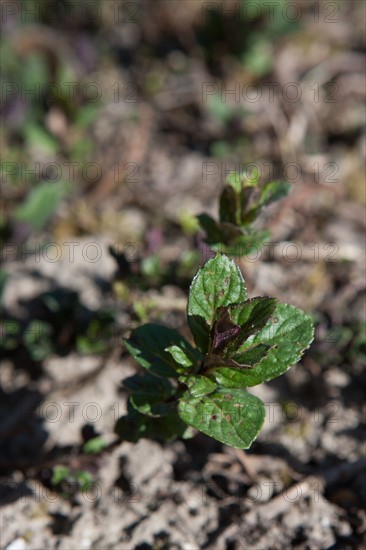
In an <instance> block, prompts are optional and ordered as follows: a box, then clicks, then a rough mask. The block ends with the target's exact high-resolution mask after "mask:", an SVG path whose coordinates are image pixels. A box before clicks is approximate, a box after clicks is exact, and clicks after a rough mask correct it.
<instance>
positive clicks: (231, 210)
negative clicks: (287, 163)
mask: <svg viewBox="0 0 366 550" xmlns="http://www.w3.org/2000/svg"><path fill="white" fill-rule="evenodd" d="M290 188H291V186H290V184H288V183H287V182H283V181H272V182H269V183H266V184H265V185H263V186H262V187H259V172H258V170H257V169H255V170H253V172H252V174H251V175H250V178H249V177H248V176H244V175H240V174H238V173H237V172H232V173H231V174H230V175H229V176H228V177H227V180H226V186H225V188H224V190H223V192H222V194H221V197H220V204H219V221H216V220H214V219H213V218H212V217H211V216H209V215H208V214H200V215H199V216H198V220H199V223H200V225H201V227H202V229H204V230H205V231H206V234H207V238H206V242H207V244H209V245H210V246H211V248H212V249H213V250H214V251H216V252H219V251H220V252H226V253H227V254H231V255H234V256H242V255H245V254H249V253H250V252H251V251H252V250H257V249H259V248H260V247H261V246H262V245H263V243H264V242H265V241H266V240H267V239H268V238H269V236H270V234H269V232H268V231H258V230H257V229H255V228H254V227H253V223H254V222H255V220H256V219H257V217H258V215H259V214H260V211H261V210H262V208H263V207H264V206H267V205H268V204H270V203H272V202H275V201H278V200H279V199H281V198H282V197H285V196H286V195H287V194H288V192H289V190H290Z"/></svg>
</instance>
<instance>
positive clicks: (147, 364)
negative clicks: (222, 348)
mask: <svg viewBox="0 0 366 550" xmlns="http://www.w3.org/2000/svg"><path fill="white" fill-rule="evenodd" d="M124 343H125V346H126V348H127V350H128V351H129V352H130V353H131V355H132V356H133V357H134V358H135V360H136V361H137V362H138V363H139V364H140V365H141V366H142V367H144V368H145V369H149V370H150V371H151V372H152V373H153V374H157V375H158V376H167V377H177V376H178V374H179V373H178V371H177V367H178V370H179V367H180V365H179V364H178V363H177V362H176V361H175V360H174V358H173V357H172V355H171V354H170V353H169V352H167V351H165V350H166V348H168V347H170V346H173V345H177V346H178V347H179V348H181V349H182V350H183V351H186V352H187V354H188V355H190V354H194V353H195V351H194V350H193V348H192V346H191V345H190V344H189V343H188V342H187V341H186V340H185V339H184V338H183V336H181V335H180V334H179V332H177V331H176V330H173V329H171V328H168V327H164V326H162V325H155V324H152V323H148V324H146V325H143V326H141V327H138V328H137V329H135V330H134V331H133V332H132V334H131V338H130V339H129V340H125V341H124Z"/></svg>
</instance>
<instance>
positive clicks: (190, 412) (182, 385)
mask: <svg viewBox="0 0 366 550" xmlns="http://www.w3.org/2000/svg"><path fill="white" fill-rule="evenodd" d="M187 313H188V324H189V327H190V329H191V332H192V335H193V339H194V342H195V347H194V346H192V345H191V344H190V343H189V342H188V341H187V340H186V339H185V338H183V337H182V336H181V335H180V334H179V333H178V332H177V331H176V330H173V329H170V328H167V327H164V326H160V325H155V324H146V325H143V326H141V327H139V328H137V329H136V330H134V331H133V333H132V335H131V338H130V339H129V340H128V341H126V342H125V344H126V348H127V349H128V351H129V352H130V353H131V355H132V356H133V357H134V358H135V359H136V361H137V362H138V363H139V364H140V365H141V366H142V367H144V368H145V369H146V371H147V372H146V374H144V375H135V376H132V377H130V378H127V379H126V380H124V385H125V387H127V388H128V389H129V390H130V391H131V395H130V397H129V404H128V414H127V415H125V416H123V417H121V418H120V419H119V420H118V422H117V424H116V432H117V434H119V436H120V437H121V439H127V440H129V441H137V440H138V439H139V438H140V437H155V438H158V439H162V440H173V439H175V438H176V437H177V436H180V437H190V436H192V435H193V434H194V431H193V430H192V428H195V429H196V430H199V431H201V432H203V433H205V434H207V435H209V436H210V437H212V438H214V439H216V440H217V441H220V442H222V443H225V444H227V445H231V446H233V447H237V448H243V449H247V448H248V447H250V445H251V444H252V442H253V441H254V439H255V438H256V437H257V435H258V433H259V432H260V429H261V427H262V425H263V421H264V417H265V409H264V404H263V402H262V401H261V400H260V399H259V398H258V397H255V396H254V395H252V394H250V393H249V392H248V391H247V388H248V387H251V386H256V385H257V384H261V383H262V382H266V381H268V380H272V379H273V378H276V377H277V376H280V375H281V374H283V373H284V372H286V371H287V370H288V369H289V368H290V367H291V366H292V365H294V364H295V363H296V362H297V361H298V360H299V359H300V357H301V355H302V354H303V352H304V350H305V349H306V348H307V347H308V346H309V345H310V343H311V342H312V340H313V336H314V329H313V323H312V320H311V318H310V317H309V316H308V315H306V314H305V313H304V312H303V311H301V310H300V309H298V308H296V307H294V306H291V305H288V304H281V303H279V302H278V301H277V300H276V299H275V298H269V297H267V296H259V297H255V298H252V299H247V292H246V287H245V282H244V279H243V277H242V274H241V272H240V270H239V268H238V267H237V266H236V264H235V263H234V262H233V261H232V260H230V259H229V258H228V257H227V256H224V255H217V256H216V257H215V258H213V259H211V260H209V261H208V262H207V263H206V264H205V265H204V266H203V267H202V268H201V269H199V270H198V273H197V274H196V276H195V277H194V279H193V281H192V284H191V287H190V292H189V299H188V309H187Z"/></svg>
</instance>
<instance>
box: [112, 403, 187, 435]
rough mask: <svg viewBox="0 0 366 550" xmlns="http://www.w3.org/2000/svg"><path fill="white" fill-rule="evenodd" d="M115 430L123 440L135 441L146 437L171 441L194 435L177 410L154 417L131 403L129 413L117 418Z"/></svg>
mask: <svg viewBox="0 0 366 550" xmlns="http://www.w3.org/2000/svg"><path fill="white" fill-rule="evenodd" d="M114 431H115V433H116V434H117V435H118V436H119V437H120V439H121V440H122V441H131V442H133V443H136V441H138V440H139V439H141V438H144V437H145V438H149V439H155V440H157V441H168V442H169V441H174V440H175V439H177V437H182V438H184V439H186V438H189V437H192V436H193V435H194V434H193V432H192V429H191V428H190V427H189V426H187V424H186V423H185V422H183V420H181V418H180V417H179V416H178V414H177V413H176V412H174V413H172V414H169V415H167V416H163V417H161V418H152V417H150V416H146V415H145V414H141V413H140V412H139V411H137V410H135V409H134V408H133V407H132V405H131V404H130V403H129V404H128V412H127V414H126V415H124V416H121V418H119V419H118V420H117V422H116V425H115V430H114Z"/></svg>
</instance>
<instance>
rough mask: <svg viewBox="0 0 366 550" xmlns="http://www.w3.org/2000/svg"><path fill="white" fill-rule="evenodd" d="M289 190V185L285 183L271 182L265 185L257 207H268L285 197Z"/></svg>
mask: <svg viewBox="0 0 366 550" xmlns="http://www.w3.org/2000/svg"><path fill="white" fill-rule="evenodd" d="M290 189H291V185H290V184H289V183H287V182H286V181H271V182H269V183H266V184H265V185H264V186H263V187H262V190H261V195H260V199H259V201H258V206H264V205H268V204H270V203H272V202H276V201H278V200H280V199H282V198H283V197H286V196H287V195H288V193H289V191H290Z"/></svg>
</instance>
